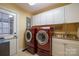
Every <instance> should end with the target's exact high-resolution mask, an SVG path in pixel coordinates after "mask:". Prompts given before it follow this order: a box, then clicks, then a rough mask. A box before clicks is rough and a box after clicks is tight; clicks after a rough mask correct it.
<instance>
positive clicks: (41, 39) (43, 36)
mask: <svg viewBox="0 0 79 59" xmlns="http://www.w3.org/2000/svg"><path fill="white" fill-rule="evenodd" d="M36 39H37V41H38V43H39V44H40V45H44V44H46V43H47V42H48V34H47V33H46V31H44V30H40V31H39V32H38V33H37V35H36Z"/></svg>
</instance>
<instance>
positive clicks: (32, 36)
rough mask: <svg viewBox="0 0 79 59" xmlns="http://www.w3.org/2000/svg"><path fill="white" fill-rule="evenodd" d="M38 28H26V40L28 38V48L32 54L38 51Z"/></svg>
mask: <svg viewBox="0 0 79 59" xmlns="http://www.w3.org/2000/svg"><path fill="white" fill-rule="evenodd" d="M36 31H37V30H36V29H35V28H34V29H26V31H25V40H26V50H27V51H29V52H30V53H32V54H35V53H36V52H37V41H36Z"/></svg>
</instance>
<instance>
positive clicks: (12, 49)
mask: <svg viewBox="0 0 79 59" xmlns="http://www.w3.org/2000/svg"><path fill="white" fill-rule="evenodd" d="M16 47H17V46H16V39H12V40H10V55H15V54H16Z"/></svg>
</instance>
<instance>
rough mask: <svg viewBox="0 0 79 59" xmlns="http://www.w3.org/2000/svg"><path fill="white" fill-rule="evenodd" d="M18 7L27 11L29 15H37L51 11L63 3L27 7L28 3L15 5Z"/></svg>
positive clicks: (37, 4) (38, 4)
mask: <svg viewBox="0 0 79 59" xmlns="http://www.w3.org/2000/svg"><path fill="white" fill-rule="evenodd" d="M16 5H18V6H19V7H21V8H22V9H24V10H26V11H28V12H29V13H31V14H38V13H41V12H44V11H47V10H49V9H53V8H56V7H59V6H62V5H65V4H63V3H36V4H35V5H29V4H28V3H17V4H16Z"/></svg>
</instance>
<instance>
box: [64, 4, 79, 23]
mask: <svg viewBox="0 0 79 59" xmlns="http://www.w3.org/2000/svg"><path fill="white" fill-rule="evenodd" d="M65 22H66V23H75V22H79V4H77V3H76V4H69V5H67V6H65Z"/></svg>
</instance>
